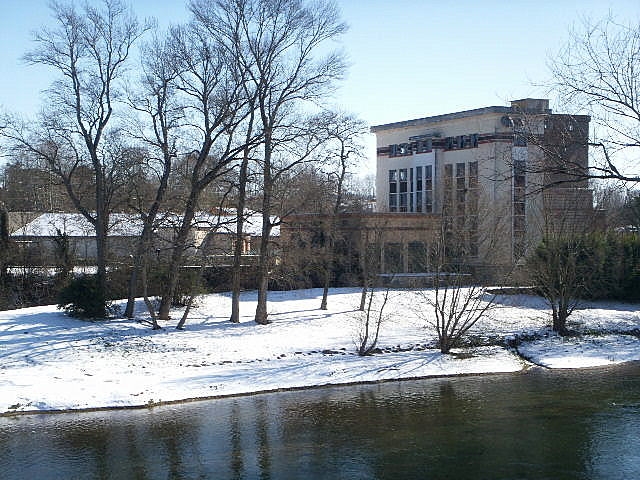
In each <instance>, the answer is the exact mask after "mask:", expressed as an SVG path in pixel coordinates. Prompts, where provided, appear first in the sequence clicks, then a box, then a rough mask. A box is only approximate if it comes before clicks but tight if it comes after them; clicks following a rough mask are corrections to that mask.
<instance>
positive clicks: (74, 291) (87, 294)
mask: <svg viewBox="0 0 640 480" xmlns="http://www.w3.org/2000/svg"><path fill="white" fill-rule="evenodd" d="M58 308H59V309H64V310H65V311H66V312H67V313H68V314H69V315H71V316H72V317H78V318H105V317H107V316H108V315H109V314H110V313H113V312H114V308H113V307H112V306H111V303H110V302H108V301H107V300H106V299H105V298H104V295H103V293H102V292H101V291H100V289H99V288H98V282H97V279H96V277H95V275H82V276H79V277H76V278H73V279H71V280H70V281H69V283H68V284H67V285H66V286H65V287H64V288H63V289H62V290H61V291H60V293H59V294H58Z"/></svg>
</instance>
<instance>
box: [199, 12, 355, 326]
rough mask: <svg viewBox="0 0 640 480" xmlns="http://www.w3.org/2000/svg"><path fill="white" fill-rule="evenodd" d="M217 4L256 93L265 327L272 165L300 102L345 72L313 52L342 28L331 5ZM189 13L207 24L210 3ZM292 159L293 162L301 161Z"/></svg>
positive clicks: (333, 56) (259, 312) (262, 319)
mask: <svg viewBox="0 0 640 480" xmlns="http://www.w3.org/2000/svg"><path fill="white" fill-rule="evenodd" d="M219 6H222V8H224V9H225V10H228V11H230V12H232V14H233V17H234V18H237V19H239V22H238V26H239V28H238V29H237V31H236V32H235V35H236V36H237V39H238V42H240V43H241V45H242V48H240V49H238V53H239V54H240V55H242V63H243V64H244V65H245V67H246V68H247V70H248V72H249V74H248V75H249V80H250V82H251V83H252V84H253V87H254V88H255V91H256V108H257V110H258V117H259V124H260V127H261V130H262V132H263V135H264V137H263V144H262V147H263V156H262V162H261V167H262V169H261V171H262V185H261V186H262V193H263V195H262V207H261V209H262V216H263V221H262V239H261V245H260V259H259V266H258V283H259V289H258V306H257V308H256V316H255V321H256V322H257V323H259V324H266V323H269V321H268V318H267V289H268V283H269V260H270V259H269V257H270V244H269V239H270V234H271V229H272V228H273V224H272V213H273V212H272V210H273V188H274V184H275V182H276V181H277V176H278V175H277V172H278V171H286V169H287V168H286V166H285V167H284V169H283V168H278V167H277V161H278V160H282V161H283V162H285V163H288V161H287V157H288V154H290V153H291V152H290V151H289V152H287V151H286V148H287V144H288V143H289V142H288V141H287V140H290V139H292V138H294V137H292V132H293V131H295V128H294V126H295V124H294V121H295V120H296V119H295V115H293V114H294V113H295V112H296V109H297V108H300V107H301V104H304V103H305V102H311V101H316V100H320V99H321V98H322V96H324V95H325V94H326V92H327V90H329V89H330V88H331V87H332V84H333V82H334V80H336V79H338V78H340V77H341V76H342V73H343V71H344V61H343V59H342V56H341V55H340V54H337V53H330V54H329V55H328V56H326V57H324V58H322V59H317V58H316V57H317V52H318V50H319V49H320V48H321V47H322V46H323V45H324V44H325V43H326V42H327V41H329V40H332V39H335V38H337V37H338V36H339V35H340V34H341V33H342V32H343V31H344V30H345V25H344V24H343V23H341V22H340V21H339V18H338V13H337V9H336V7H335V5H334V4H333V3H330V2H324V1H321V2H315V3H313V4H310V3H306V2H303V1H300V0H293V1H283V0H223V1H220V2H216V4H215V5H214V7H213V8H214V9H215V8H217V7H219ZM191 7H192V11H194V13H195V14H196V16H199V17H201V18H203V20H204V21H206V19H207V17H209V18H210V17H211V16H212V15H213V12H212V8H210V7H211V6H210V5H209V2H206V1H203V0H196V1H193V2H192V4H191ZM300 158H301V157H300V156H296V157H295V160H294V161H295V162H298V161H300Z"/></svg>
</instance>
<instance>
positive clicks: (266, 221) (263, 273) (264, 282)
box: [255, 122, 273, 325]
mask: <svg viewBox="0 0 640 480" xmlns="http://www.w3.org/2000/svg"><path fill="white" fill-rule="evenodd" d="M264 123H266V122H263V124H264ZM271 141H272V137H271V132H265V147H264V166H263V168H264V171H263V172H264V175H263V186H262V188H263V195H262V238H261V239H260V258H259V262H258V305H257V306H256V316H255V322H256V323H258V324H259V325H267V324H269V323H271V322H270V321H269V319H268V318H267V315H268V314H267V292H268V289H269V266H270V265H269V236H270V235H271V195H272V190H273V178H272V177H271V149H272V143H271Z"/></svg>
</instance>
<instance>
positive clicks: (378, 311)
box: [356, 285, 389, 357]
mask: <svg viewBox="0 0 640 480" xmlns="http://www.w3.org/2000/svg"><path fill="white" fill-rule="evenodd" d="M376 293H380V292H376V289H375V287H374V286H373V285H370V287H369V289H368V291H367V294H366V300H367V301H366V308H365V309H362V310H359V311H358V312H357V314H359V317H358V331H357V339H356V340H357V345H356V346H357V348H358V355H360V356H361V357H364V356H367V355H371V354H372V353H373V351H374V350H375V348H376V347H377V345H378V338H379V337H380V327H381V326H382V323H383V322H384V320H385V315H384V309H385V307H386V306H387V301H388V300H389V287H386V288H385V289H384V293H382V299H380V298H377V296H376Z"/></svg>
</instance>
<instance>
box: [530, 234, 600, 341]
mask: <svg viewBox="0 0 640 480" xmlns="http://www.w3.org/2000/svg"><path fill="white" fill-rule="evenodd" d="M585 253H586V252H585V249H584V244H583V241H582V237H580V236H570V237H566V238H565V237H553V236H547V237H546V238H545V239H544V240H543V241H542V243H540V245H539V246H538V247H537V248H536V249H535V251H534V252H533V254H532V255H531V256H530V257H529V259H528V260H527V268H528V272H529V276H530V278H531V280H532V281H533V282H534V284H535V285H536V286H537V287H538V289H539V290H540V294H541V295H542V296H543V297H544V299H545V300H546V301H547V303H548V304H549V306H550V307H551V310H552V314H553V331H554V332H558V333H559V334H560V335H565V334H567V333H568V330H567V319H568V318H569V315H571V313H573V311H574V310H575V309H576V307H577V306H578V303H579V299H580V298H581V297H583V296H584V294H585V293H586V284H585V280H586V273H587V272H588V270H589V267H588V265H587V262H585V260H586V255H585Z"/></svg>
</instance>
